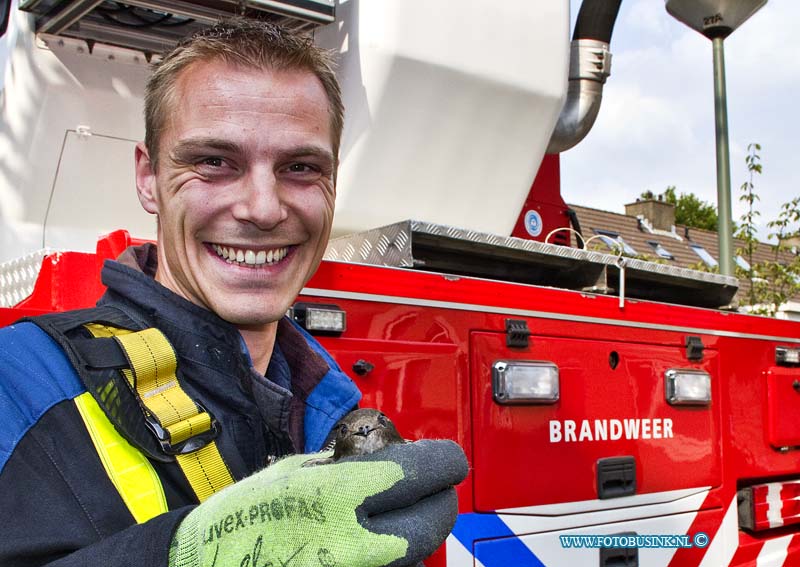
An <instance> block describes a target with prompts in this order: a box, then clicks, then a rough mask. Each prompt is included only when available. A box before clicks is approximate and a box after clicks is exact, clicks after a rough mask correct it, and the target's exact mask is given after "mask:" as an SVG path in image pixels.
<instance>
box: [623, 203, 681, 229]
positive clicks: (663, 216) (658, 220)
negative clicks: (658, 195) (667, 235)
mask: <svg viewBox="0 0 800 567" xmlns="http://www.w3.org/2000/svg"><path fill="white" fill-rule="evenodd" d="M625 214H626V215H628V216H629V217H638V216H639V215H641V216H643V217H644V218H645V220H647V222H649V223H650V225H651V226H652V227H653V228H654V229H656V230H667V231H670V230H672V227H673V226H674V225H675V205H673V204H671V203H667V202H666V201H662V200H661V199H658V200H656V199H643V200H641V201H640V200H637V201H636V202H635V203H629V204H627V205H625Z"/></svg>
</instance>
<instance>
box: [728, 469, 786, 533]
mask: <svg viewBox="0 0 800 567" xmlns="http://www.w3.org/2000/svg"><path fill="white" fill-rule="evenodd" d="M737 502H738V509H739V527H741V528H744V529H747V530H751V531H754V532H760V531H764V530H769V529H772V528H780V527H783V526H788V525H792V524H800V480H790V481H786V482H769V483H766V484H756V485H753V486H748V487H746V488H742V489H741V490H739V492H738V493H737Z"/></svg>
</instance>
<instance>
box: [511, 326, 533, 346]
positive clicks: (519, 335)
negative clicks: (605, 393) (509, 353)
mask: <svg viewBox="0 0 800 567" xmlns="http://www.w3.org/2000/svg"><path fill="white" fill-rule="evenodd" d="M530 336H531V330H530V329H529V328H528V323H527V322H526V321H524V320H522V319H506V346H507V347H510V348H528V345H529V343H530V341H529V340H528V339H529V337H530Z"/></svg>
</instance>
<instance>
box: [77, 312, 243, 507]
mask: <svg viewBox="0 0 800 567" xmlns="http://www.w3.org/2000/svg"><path fill="white" fill-rule="evenodd" d="M86 328H87V329H88V330H89V331H90V332H91V333H92V334H93V335H94V336H95V337H114V338H115V339H116V341H117V342H118V343H119V345H120V346H121V347H122V349H123V350H124V351H125V354H126V356H127V357H128V361H129V362H130V364H131V366H132V369H131V370H127V369H126V370H123V371H122V372H123V374H124V375H125V378H126V379H127V380H128V383H129V384H130V386H131V388H133V389H134V390H135V391H136V394H137V397H138V398H139V401H140V402H141V403H142V404H143V405H144V406H145V409H146V411H147V412H148V413H149V414H150V416H152V417H153V418H155V419H156V420H157V421H158V423H159V425H161V427H162V428H164V430H166V432H167V434H168V435H169V441H170V443H171V444H173V445H177V444H179V443H181V442H183V441H185V440H187V439H189V438H191V437H194V436H195V435H199V434H201V433H205V432H206V431H208V430H209V429H211V416H210V415H209V414H208V413H207V412H205V411H200V409H199V408H198V406H197V404H196V403H195V402H194V400H192V399H191V398H190V397H189V396H188V395H187V394H186V392H184V391H183V389H182V388H181V386H180V384H179V382H178V378H177V375H176V370H177V365H178V362H177V358H176V356H175V351H174V350H173V348H172V345H171V344H170V343H169V341H168V340H167V338H166V337H165V336H164V334H163V333H162V332H161V331H159V330H158V329H155V328H150V329H144V330H143V331H138V332H132V331H128V330H125V329H117V328H115V327H111V326H108V325H101V324H97V323H93V324H89V325H86ZM176 460H177V462H178V465H179V466H180V467H181V470H182V471H183V473H184V475H185V476H186V480H188V481H189V484H190V485H191V486H192V490H194V492H195V495H196V496H197V498H198V500H199V501H200V502H203V501H204V500H206V499H207V498H208V497H209V496H211V495H212V494H214V492H217V491H218V490H221V489H223V488H225V487H226V486H228V485H229V484H233V477H232V476H231V473H230V470H229V469H228V466H227V464H226V463H225V461H224V460H223V459H222V455H221V454H220V452H219V449H218V448H217V445H216V443H215V442H214V441H211V442H209V443H208V444H207V445H205V446H204V447H202V448H201V449H199V450H196V451H193V452H191V453H187V454H185V455H176Z"/></svg>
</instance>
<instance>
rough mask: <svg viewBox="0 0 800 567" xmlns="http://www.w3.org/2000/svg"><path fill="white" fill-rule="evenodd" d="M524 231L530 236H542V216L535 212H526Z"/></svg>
mask: <svg viewBox="0 0 800 567" xmlns="http://www.w3.org/2000/svg"><path fill="white" fill-rule="evenodd" d="M525 230H527V231H528V234H530V235H531V236H539V235H540V234H542V215H540V214H539V213H538V212H537V211H528V212H527V213H525Z"/></svg>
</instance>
